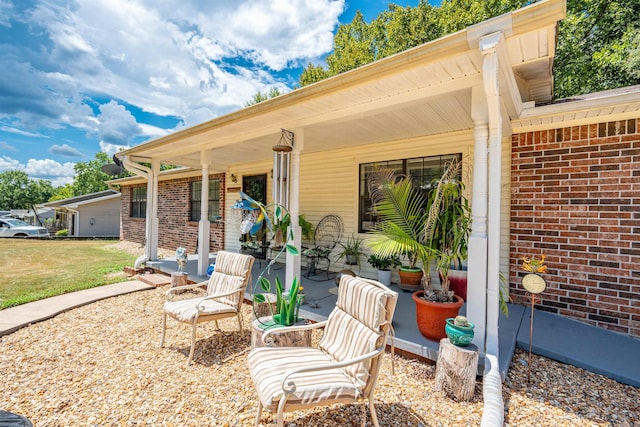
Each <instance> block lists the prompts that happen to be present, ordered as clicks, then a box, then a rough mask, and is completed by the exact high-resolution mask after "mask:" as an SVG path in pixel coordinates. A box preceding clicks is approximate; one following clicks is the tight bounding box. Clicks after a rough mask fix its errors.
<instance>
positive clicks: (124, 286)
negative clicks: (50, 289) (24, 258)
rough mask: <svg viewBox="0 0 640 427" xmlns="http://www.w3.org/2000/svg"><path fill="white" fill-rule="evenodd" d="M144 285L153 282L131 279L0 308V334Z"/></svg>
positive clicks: (135, 289)
mask: <svg viewBox="0 0 640 427" xmlns="http://www.w3.org/2000/svg"><path fill="white" fill-rule="evenodd" d="M147 289H153V286H150V285H147V284H146V283H143V282H140V281H138V280H131V281H128V282H122V283H114V284H113V285H105V286H98V287H96V288H91V289H85V290H82V291H77V292H71V293H68V294H64V295H58V296H55V297H51V298H46V299H43V300H39V301H34V302H30V303H28V304H22V305H19V306H17V307H11V308H5V309H4V310H0V336H3V335H6V334H10V333H12V332H14V331H16V330H18V329H20V328H22V327H25V326H29V325H30V324H32V323H36V322H41V321H43V320H47V319H50V318H52V317H53V316H55V315H57V314H60V313H62V312H64V311H67V310H71V309H72V308H75V307H79V306H81V305H85V304H90V303H92V302H94V301H98V300H101V299H105V298H110V297H113V296H117V295H123V294H128V293H131V292H137V291H144V290H147Z"/></svg>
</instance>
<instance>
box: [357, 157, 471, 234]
mask: <svg viewBox="0 0 640 427" xmlns="http://www.w3.org/2000/svg"><path fill="white" fill-rule="evenodd" d="M454 159H458V160H460V159H462V154H460V153H458V154H446V155H442V156H428V157H413V158H410V159H400V160H387V161H382V162H373V163H361V164H360V171H359V174H360V179H359V183H360V193H359V199H360V200H359V204H358V218H359V221H358V232H360V233H366V232H367V231H369V230H371V228H372V227H373V225H374V224H375V223H376V222H377V218H376V215H375V212H374V211H373V207H372V206H371V199H370V197H369V185H368V184H369V179H370V177H371V175H372V174H373V173H375V172H376V171H377V170H380V169H392V170H394V171H395V172H396V173H397V174H401V175H406V176H410V177H411V179H412V180H413V183H414V185H415V186H417V187H418V188H419V189H420V190H422V191H424V192H425V193H428V192H429V191H430V190H431V186H432V185H433V182H434V180H436V179H437V178H439V177H440V176H441V175H442V173H443V172H444V170H445V168H446V166H447V164H448V163H449V162H451V161H452V160H454ZM425 200H427V197H425Z"/></svg>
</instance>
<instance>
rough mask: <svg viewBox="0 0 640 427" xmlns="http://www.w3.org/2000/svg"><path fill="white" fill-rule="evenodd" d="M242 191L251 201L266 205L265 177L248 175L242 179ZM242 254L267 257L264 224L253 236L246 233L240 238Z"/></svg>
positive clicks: (264, 175) (261, 257)
mask: <svg viewBox="0 0 640 427" xmlns="http://www.w3.org/2000/svg"><path fill="white" fill-rule="evenodd" d="M242 191H243V192H244V193H245V194H246V195H247V196H249V197H251V198H252V199H253V200H256V201H258V202H260V203H263V204H266V203H267V175H266V174H263V175H249V176H243V177H242ZM241 241H242V249H243V252H246V253H249V254H251V255H253V256H255V257H256V258H260V259H265V258H266V257H267V230H266V227H265V224H264V223H263V224H262V229H261V230H260V231H258V232H257V233H256V235H255V236H250V235H249V234H248V233H247V234H243V235H242V237H241Z"/></svg>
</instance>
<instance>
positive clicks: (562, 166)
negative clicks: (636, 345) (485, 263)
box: [509, 119, 640, 337]
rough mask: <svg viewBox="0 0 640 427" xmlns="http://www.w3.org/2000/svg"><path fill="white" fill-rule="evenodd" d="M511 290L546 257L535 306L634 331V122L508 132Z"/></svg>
mask: <svg viewBox="0 0 640 427" xmlns="http://www.w3.org/2000/svg"><path fill="white" fill-rule="evenodd" d="M512 145H513V151H512V182H511V185H512V199H511V250H510V280H509V281H510V286H511V296H512V297H513V298H514V301H515V302H519V303H526V302H527V301H528V300H527V299H526V296H525V292H524V290H523V288H522V285H521V279H522V276H523V273H522V272H521V271H520V265H521V262H520V259H521V257H523V256H527V257H531V256H536V257H537V258H539V257H540V256H541V254H544V255H546V257H547V264H548V267H549V271H548V273H547V274H545V275H544V277H545V279H546V281H547V289H546V290H545V291H544V293H543V294H542V295H541V296H542V302H541V303H540V305H539V306H538V307H537V308H539V309H542V310H546V311H550V312H554V313H558V314H562V315H565V316H568V317H571V318H574V319H577V320H580V321H583V322H586V323H589V324H592V325H596V326H599V327H602V328H606V329H611V330H614V331H618V332H622V333H627V334H631V335H633V336H636V337H640V119H632V120H624V121H618V122H610V123H599V124H592V125H588V126H576V127H570V128H563V129H556V130H549V131H539V132H530V133H523V134H517V135H513V137H512Z"/></svg>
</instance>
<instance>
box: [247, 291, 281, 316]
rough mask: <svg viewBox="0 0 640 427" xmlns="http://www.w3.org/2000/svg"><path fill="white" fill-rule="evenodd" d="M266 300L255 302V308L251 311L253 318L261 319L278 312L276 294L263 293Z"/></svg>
mask: <svg viewBox="0 0 640 427" xmlns="http://www.w3.org/2000/svg"><path fill="white" fill-rule="evenodd" d="M263 295H264V299H265V302H260V303H257V302H254V303H253V310H252V312H251V319H252V320H255V319H259V318H261V317H268V316H271V315H272V314H273V313H277V312H278V307H277V306H276V299H277V298H276V294H263Z"/></svg>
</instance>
